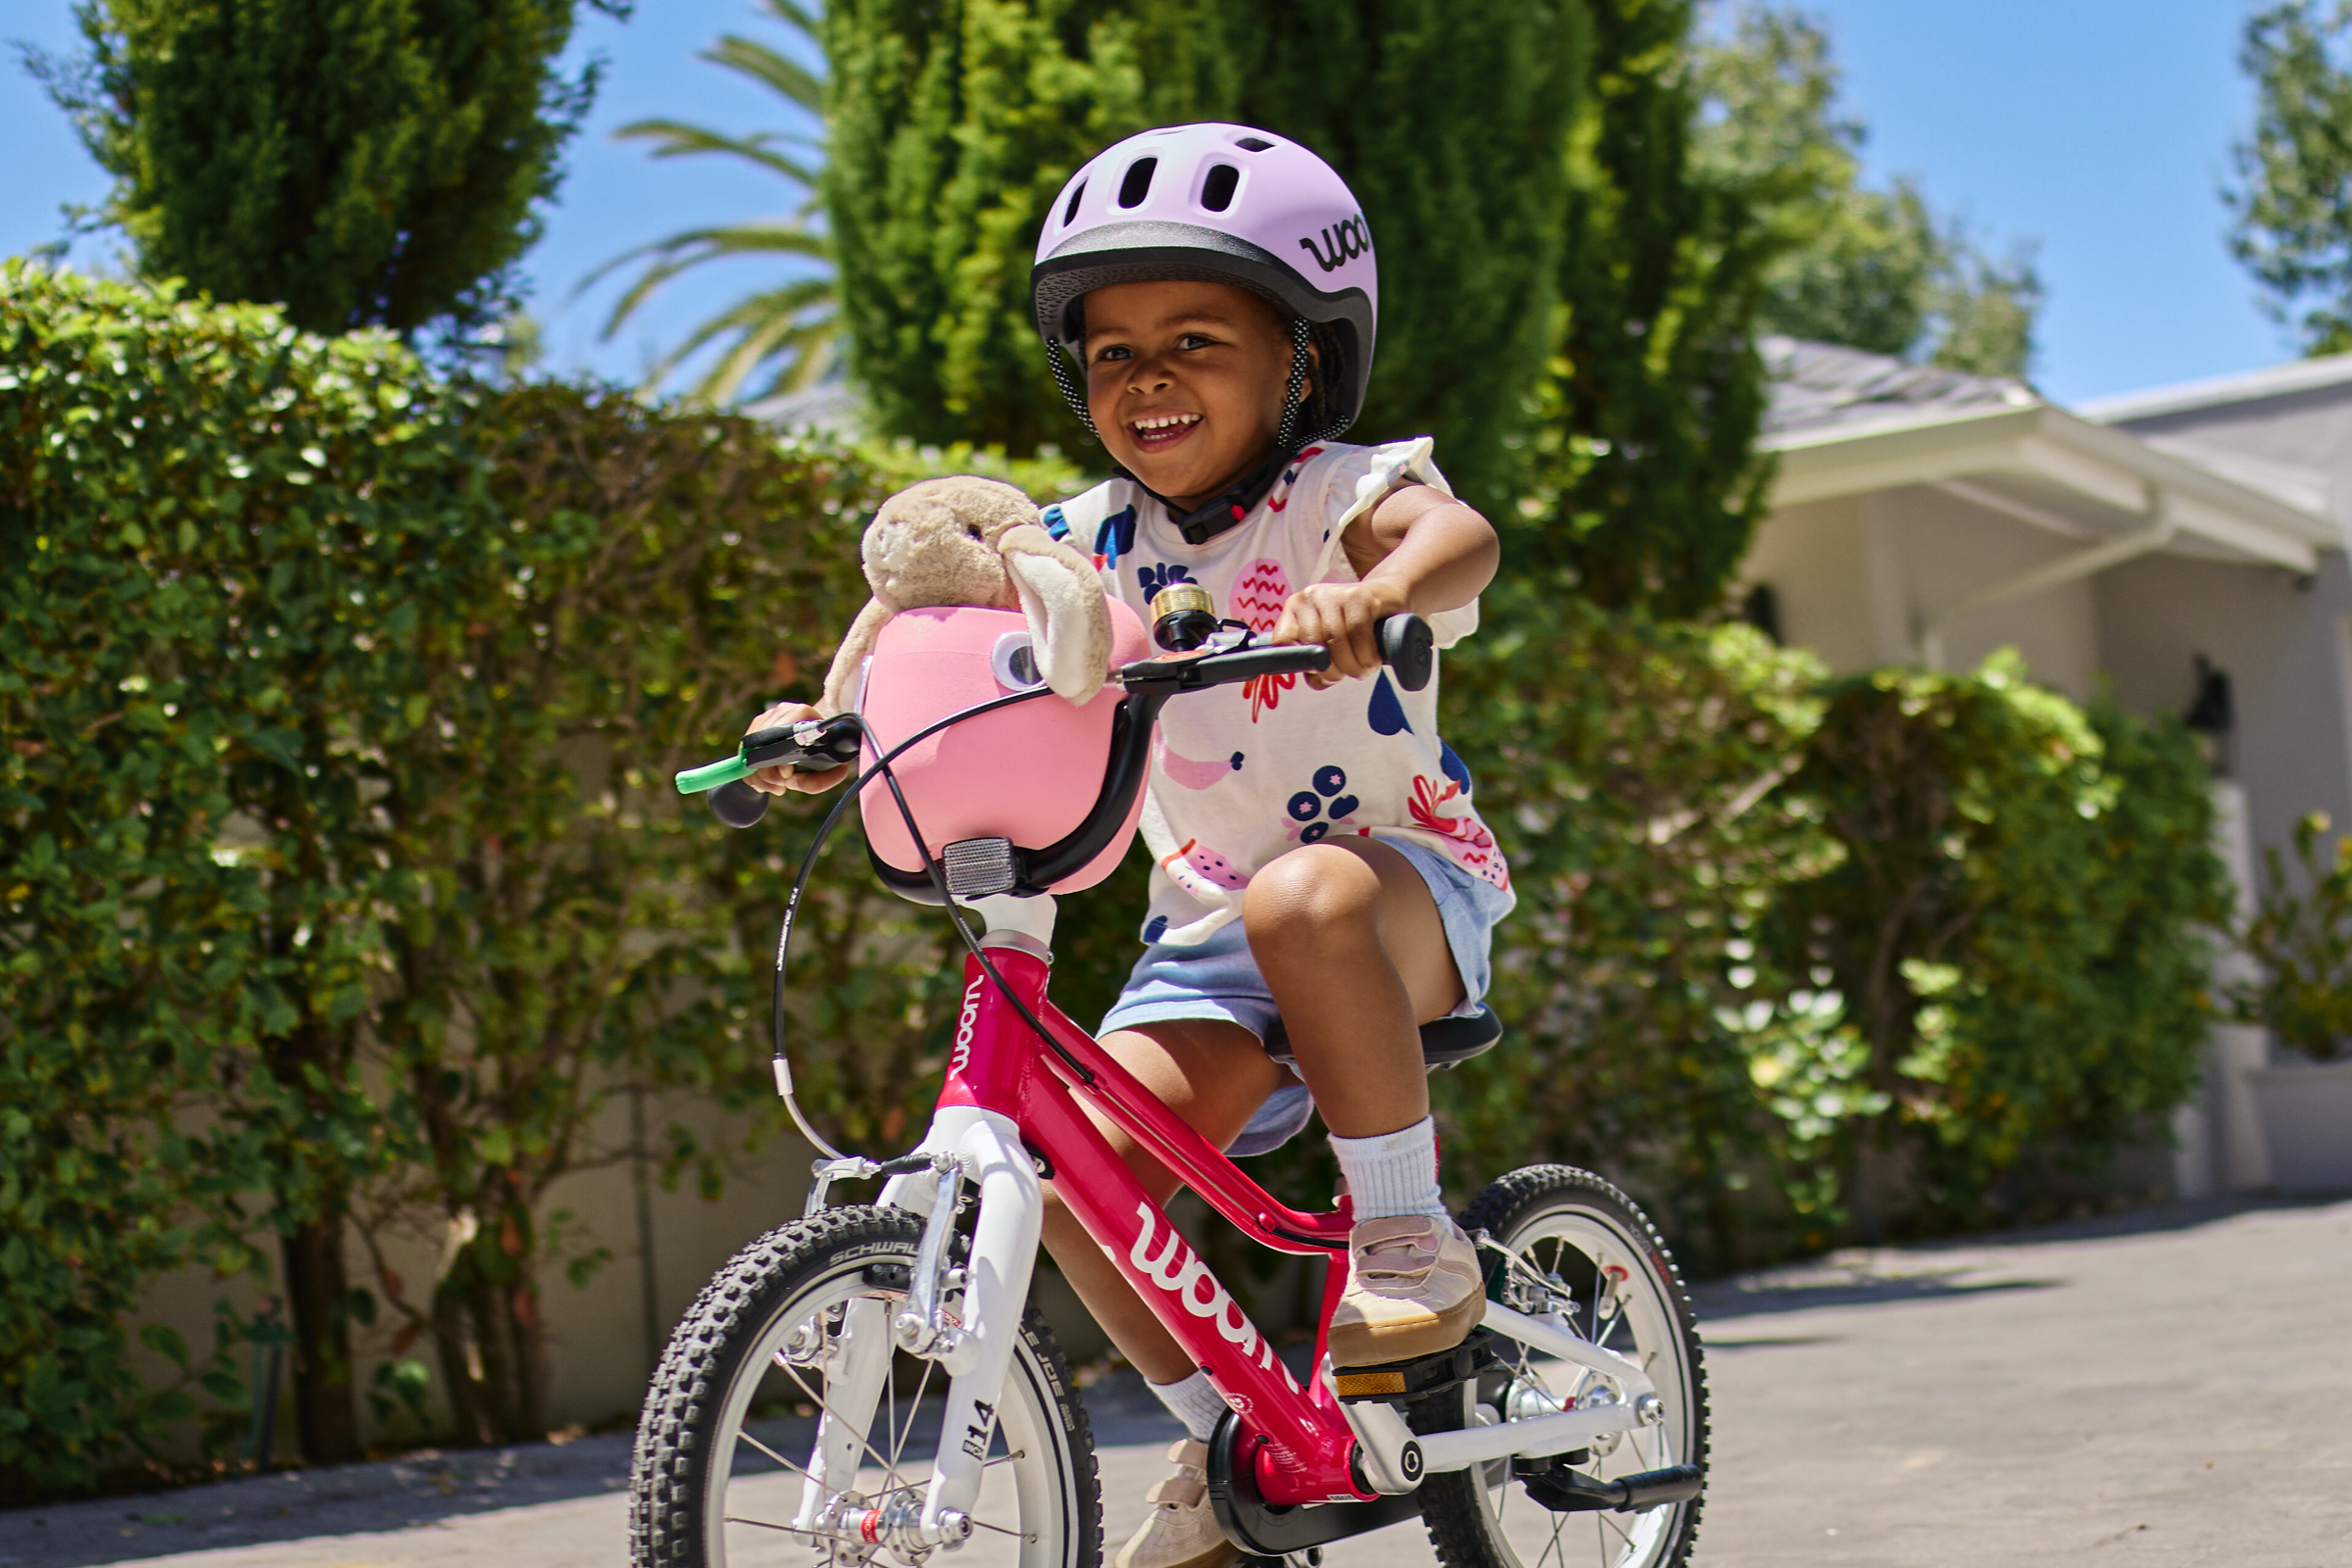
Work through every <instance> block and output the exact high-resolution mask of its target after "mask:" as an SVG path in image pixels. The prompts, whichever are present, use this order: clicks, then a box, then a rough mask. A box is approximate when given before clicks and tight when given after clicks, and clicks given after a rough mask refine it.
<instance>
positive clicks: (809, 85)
mask: <svg viewBox="0 0 2352 1568" xmlns="http://www.w3.org/2000/svg"><path fill="white" fill-rule="evenodd" d="M703 58H704V59H705V60H708V61H710V62H711V64H712V65H714V66H723V67H725V68H726V69H727V70H729V71H732V72H736V73H740V74H742V75H746V76H749V77H751V78H752V79H753V80H754V81H757V82H759V83H760V84H761V85H763V86H766V87H770V88H773V89H774V90H775V91H776V92H778V93H780V94H781V95H783V96H784V97H785V98H787V99H789V100H791V101H792V102H793V103H796V104H798V105H800V106H801V107H802V108H803V109H806V110H807V111H809V113H810V114H812V115H816V114H822V113H823V112H824V98H825V86H824V83H823V82H822V81H820V80H819V79H818V78H817V75H816V73H814V72H812V71H810V70H809V68H808V67H806V66H804V65H802V64H801V63H800V62H799V61H797V60H794V59H792V58H791V57H790V56H788V55H785V54H783V53H781V52H779V51H777V50H774V49H770V48H769V47H768V46H767V45H765V44H763V43H760V42H759V41H757V40H756V39H752V38H746V37H743V36H742V35H741V34H739V33H732V32H730V33H726V34H724V35H722V36H721V37H720V38H719V40H718V42H717V43H715V44H713V45H711V47H710V48H708V49H706V50H704V51H703Z"/></svg>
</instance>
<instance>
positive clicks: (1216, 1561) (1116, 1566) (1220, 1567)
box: [1110, 1541, 1242, 1568]
mask: <svg viewBox="0 0 2352 1568" xmlns="http://www.w3.org/2000/svg"><path fill="white" fill-rule="evenodd" d="M1134 1545H1135V1543H1133V1542H1132V1541H1131V1542H1129V1543H1128V1544H1126V1545H1125V1546H1122V1547H1121V1548H1119V1554H1118V1555H1117V1556H1116V1557H1113V1558H1112V1559H1111V1560H1110V1568H1135V1564H1134V1563H1133V1562H1132V1561H1131V1560H1129V1558H1128V1556H1127V1553H1128V1551H1130V1550H1131V1549H1133V1547H1134ZM1241 1560H1242V1552H1241V1548H1240V1547H1239V1546H1236V1545H1235V1544H1233V1543H1232V1542H1230V1541H1220V1542H1218V1543H1217V1544H1215V1545H1214V1546H1212V1547H1210V1548H1209V1549H1208V1550H1206V1551H1204V1552H1201V1554H1200V1555H1199V1556H1197V1557H1187V1558H1185V1559H1184V1560H1183V1561H1182V1562H1171V1563H1162V1564H1160V1565H1159V1568H1227V1565H1228V1564H1231V1563H1237V1562H1240V1561H1241Z"/></svg>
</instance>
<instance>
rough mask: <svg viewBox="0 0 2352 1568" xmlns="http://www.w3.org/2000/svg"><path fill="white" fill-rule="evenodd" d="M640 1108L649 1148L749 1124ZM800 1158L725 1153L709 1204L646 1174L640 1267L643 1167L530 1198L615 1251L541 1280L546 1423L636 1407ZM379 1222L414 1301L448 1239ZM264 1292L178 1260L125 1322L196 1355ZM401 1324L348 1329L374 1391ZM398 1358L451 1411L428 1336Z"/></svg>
mask: <svg viewBox="0 0 2352 1568" xmlns="http://www.w3.org/2000/svg"><path fill="white" fill-rule="evenodd" d="M646 1116H647V1122H648V1127H649V1130H650V1132H651V1133H652V1135H653V1142H654V1143H655V1144H656V1146H657V1147H659V1146H660V1145H661V1143H662V1134H663V1131H664V1129H666V1128H667V1127H669V1126H671V1125H672V1124H676V1125H680V1126H684V1127H686V1128H688V1129H690V1130H691V1131H692V1132H693V1134H694V1135H695V1136H696V1138H698V1139H699V1140H702V1141H703V1142H704V1143H706V1144H715V1145H719V1146H725V1147H733V1146H736V1145H740V1144H741V1143H742V1141H743V1138H744V1135H745V1134H746V1133H747V1132H748V1131H749V1130H750V1129H751V1128H752V1126H753V1125H754V1123H753V1122H752V1120H751V1119H750V1118H748V1117H743V1116H735V1117H729V1116H726V1115H724V1114H722V1113H721V1112H719V1111H718V1110H717V1109H716V1108H715V1107H714V1106H713V1105H712V1104H711V1103H709V1102H708V1101H705V1100H701V1099H698V1098H695V1097H688V1096H670V1097H666V1098H653V1097H649V1102H648V1104H647V1107H646ZM628 1118H629V1106H628V1103H627V1101H626V1099H625V1098H620V1097H616V1098H615V1100H614V1102H613V1103H611V1104H610V1105H608V1106H607V1107H606V1111H605V1115H604V1118H603V1124H602V1125H600V1126H599V1127H598V1129H597V1137H596V1140H595V1141H596V1143H597V1144H598V1145H600V1146H601V1147H604V1148H607V1149H613V1148H617V1147H623V1146H625V1145H626V1143H627V1140H628ZM810 1155H811V1151H810V1150H809V1146H808V1145H807V1144H805V1143H803V1142H802V1141H801V1140H800V1139H799V1138H798V1137H797V1136H785V1137H771V1138H769V1139H768V1140H767V1141H766V1143H765V1144H764V1145H763V1147H762V1148H760V1150H759V1151H758V1152H752V1153H741V1152H739V1153H738V1154H736V1155H735V1156H734V1159H733V1166H734V1168H733V1170H732V1171H731V1173H730V1174H729V1177H728V1179H727V1181H726V1183H725V1186H724V1188H723V1190H722V1192H721V1194H720V1196H719V1197H718V1198H717V1199H715V1200H706V1199H704V1198H702V1197H700V1196H699V1195H698V1194H697V1193H696V1192H695V1190H694V1183H693V1178H692V1176H691V1174H689V1175H688V1176H687V1177H686V1179H684V1180H683V1181H681V1182H680V1184H679V1186H678V1188H677V1190H676V1191H664V1190H663V1189H662V1186H661V1183H660V1181H659V1180H658V1176H656V1175H655V1174H654V1173H642V1174H644V1175H646V1176H647V1178H648V1179H646V1180H645V1181H644V1183H643V1188H644V1197H645V1201H646V1205H647V1208H648V1210H649V1212H648V1215H647V1217H648V1219H649V1220H650V1225H649V1227H648V1228H649V1229H650V1231H651V1233H652V1238H653V1250H652V1255H651V1258H650V1266H649V1259H648V1256H647V1254H646V1252H645V1250H644V1249H643V1248H641V1247H640V1245H639V1225H638V1199H639V1188H640V1176H641V1172H640V1171H639V1170H638V1168H637V1167H636V1166H634V1165H633V1164H632V1163H631V1162H628V1161H626V1160H622V1161H618V1162H615V1163H612V1164H608V1165H604V1166H601V1167H599V1168H597V1169H593V1170H587V1171H582V1172H579V1173H576V1174H574V1175H571V1176H568V1177H565V1178H564V1179H563V1180H562V1181H560V1182H558V1183H556V1184H555V1186H554V1187H553V1188H552V1189H551V1190H550V1192H549V1194H548V1197H547V1201H545V1202H544V1203H542V1204H541V1205H540V1214H539V1220H540V1224H541V1225H542V1227H546V1226H549V1225H551V1224H556V1223H561V1224H562V1228H563V1233H564V1237H565V1238H566V1241H565V1247H564V1250H565V1252H566V1253H567V1254H568V1255H572V1256H579V1255H584V1254H586V1253H588V1252H590V1251H592V1250H595V1249H597V1248H600V1247H602V1248H606V1249H609V1250H611V1251H612V1253H613V1257H612V1259H611V1261H609V1262H607V1263H605V1264H604V1265H603V1266H602V1267H600V1268H598V1269H597V1270H596V1271H595V1272H594V1273H593V1274H592V1275H591V1276H590V1277H589V1278H588V1280H587V1282H586V1283H585V1284H584V1285H581V1286H574V1285H572V1284H571V1283H569V1281H568V1280H566V1279H565V1278H564V1271H563V1269H562V1268H561V1267H548V1268H546V1269H545V1270H543V1272H542V1275H541V1278H540V1299H541V1302H542V1305H543V1308H544V1310H545V1311H546V1313H547V1322H548V1336H549V1340H550V1342H551V1343H550V1349H551V1360H552V1362H553V1367H552V1372H553V1385H552V1388H551V1390H550V1405H551V1416H552V1419H553V1421H554V1422H555V1424H556V1425H558V1426H564V1425H567V1424H571V1423H578V1424H581V1425H584V1426H591V1427H593V1426H600V1425H605V1424H608V1423H611V1422H613V1421H615V1420H617V1419H620V1418H622V1417H624V1416H628V1415H630V1414H633V1412H634V1411H635V1410H636V1408H637V1406H638V1403H639V1402H640V1401H641V1399H642V1398H643V1397H644V1394H645V1385H646V1381H647V1379H648V1377H649V1376H650V1375H651V1374H652V1371H653V1362H654V1358H655V1356H657V1355H658V1354H659V1353H660V1347H661V1346H662V1343H663V1342H664V1341H665V1340H666V1339H667V1338H668V1336H669V1331H670V1328H671V1326H672V1325H673V1324H674V1323H675V1322H676V1321H677V1320H678V1318H679V1317H680V1316H681V1315H682V1314H683V1313H684V1311H685V1310H686V1307H687V1306H688V1304H689V1303H690V1302H692V1301H693V1299H694V1298H695V1295H696V1293H698V1292H699V1291H700V1290H701V1289H702V1288H703V1284H704V1282H705V1281H706V1280H708V1279H709V1278H710V1277H711V1273H712V1272H713V1271H715V1270H716V1269H717V1268H718V1266H719V1265H720V1264H721V1263H723V1262H724V1261H725V1260H726V1259H727V1257H728V1256H729V1255H730V1254H732V1253H733V1252H734V1251H735V1250H737V1249H738V1248H740V1247H742V1246H744V1245H745V1244H746V1243H748V1242H750V1241H752V1240H753V1239H755V1238H756V1237H758V1236H759V1235H760V1234H761V1233H762V1232H764V1231H766V1230H768V1229H770V1228H771V1227H773V1226H775V1225H779V1224H781V1223H783V1222H784V1221H786V1220H788V1219H791V1218H793V1217H795V1216H796V1215H798V1214H799V1213H800V1211H801V1202H802V1200H803V1198H804V1197H805V1195H806V1194H807V1192H808V1187H809V1159H810ZM261 1207H262V1204H261V1203H259V1202H258V1201H257V1202H256V1203H255V1205H254V1209H255V1211H256V1212H258V1211H259V1210H260V1209H261ZM560 1212H564V1213H568V1215H569V1218H568V1219H566V1220H564V1221H561V1222H559V1221H557V1218H556V1216H557V1215H558V1214H559V1213H560ZM376 1229H377V1240H378V1245H379V1247H381V1249H382V1250H383V1254H384V1261H385V1263H386V1264H387V1265H388V1266H389V1268H390V1270H391V1272H392V1273H393V1274H394V1275H395V1276H396V1277H397V1278H398V1279H399V1281H400V1282H401V1283H402V1284H403V1285H404V1286H405V1287H406V1295H407V1297H408V1299H410V1300H412V1301H414V1302H415V1303H417V1305H418V1306H419V1307H422V1306H424V1305H425V1304H426V1303H427V1302H428V1301H429V1299H430V1296H431V1292H432V1286H433V1280H434V1278H435V1276H436V1274H437V1273H438V1271H439V1267H440V1263H441V1259H442V1257H443V1255H444V1249H445V1248H446V1247H447V1246H448V1243H449V1238H448V1232H447V1227H446V1225H444V1224H441V1223H439V1222H437V1221H433V1220H431V1219H430V1218H429V1217H428V1216H419V1222H418V1223H417V1224H415V1225H413V1226H401V1225H379V1226H378V1227H377V1228H376ZM257 1240H258V1241H259V1242H260V1243H261V1245H263V1246H264V1247H266V1248H271V1249H272V1257H273V1259H274V1250H273V1248H274V1244H273V1241H272V1240H271V1239H270V1238H269V1237H268V1236H266V1235H263V1234H261V1233H257ZM344 1259H345V1265H346V1267H347V1268H348V1269H349V1271H350V1277H351V1280H352V1282H353V1284H354V1285H362V1286H366V1287H368V1288H369V1289H370V1290H372V1291H374V1292H375V1293H376V1294H377V1295H378V1296H379V1297H380V1296H381V1295H382V1294H383V1286H382V1283H381V1281H380V1279H379V1276H378V1274H377V1271H376V1267H375V1263H374V1261H373V1259H372V1257H371V1256H370V1254H369V1252H368V1248H367V1247H366V1245H365V1243H364V1242H363V1241H362V1239H361V1237H360V1236H359V1234H358V1232H357V1230H356V1228H355V1229H354V1230H353V1232H352V1233H351V1234H350V1236H349V1238H348V1240H347V1243H346V1246H345V1249H344ZM649 1275H650V1284H651V1286H652V1298H653V1307H654V1315H653V1318H652V1319H651V1320H650V1321H649V1320H648V1318H647V1315H646V1311H645V1299H646V1287H647V1285H648V1283H649ZM264 1294H265V1292H264V1290H263V1289H262V1288H261V1287H259V1286H257V1285H256V1283H255V1282H254V1281H253V1280H252V1279H251V1278H250V1277H247V1276H242V1275H240V1276H237V1277H235V1278H231V1279H227V1280H221V1279H217V1278H215V1277H214V1276H213V1274H212V1273H211V1271H210V1270H209V1269H203V1268H190V1269H182V1270H179V1271H177V1272H175V1273H172V1274H169V1275H166V1276H164V1277H163V1278H162V1279H160V1280H158V1281H157V1282H156V1283H155V1284H154V1285H153V1286H152V1287H151V1288H150V1289H149V1291H148V1293H147V1296H146V1298H145V1299H144V1300H143V1301H142V1302H141V1304H140V1307H139V1308H138V1309H137V1310H136V1311H135V1312H133V1313H132V1314H131V1321H133V1322H147V1321H153V1322H161V1323H167V1324H170V1325H171V1326H172V1327H174V1328H176V1329H178V1330H179V1331H180V1333H181V1334H182V1335H184V1336H185V1337H186V1338H187V1341H188V1344H189V1346H190V1347H191V1348H193V1349H195V1350H196V1351H197V1353H198V1354H200V1355H201V1354H204V1353H207V1352H209V1351H210V1349H211V1348H212V1346H213V1328H212V1324H213V1321H214V1318H215V1315H216V1314H215V1311H214V1304H215V1302H217V1301H221V1300H226V1301H229V1302H230V1303H232V1304H233V1305H234V1306H235V1307H236V1308H237V1310H238V1311H240V1312H242V1313H251V1312H252V1311H253V1310H254V1309H255V1308H256V1307H257V1306H258V1305H259V1304H260V1301H261V1298H262V1297H263V1295H264ZM406 1321H407V1320H406V1319H405V1318H404V1317H403V1316H402V1315H401V1314H400V1313H399V1312H398V1311H397V1310H395V1309H393V1308H391V1307H390V1306H389V1305H386V1306H385V1307H383V1308H382V1309H380V1310H379V1312H378V1315H377V1318H376V1321H375V1324H374V1326H373V1327H372V1328H367V1329H361V1330H359V1331H358V1334H357V1346H356V1348H357V1350H358V1353H359V1362H360V1365H359V1368H358V1373H359V1376H358V1382H359V1386H360V1388H361V1389H362V1390H363V1391H365V1390H367V1389H368V1387H369V1386H370V1382H371V1380H372V1379H373V1377H374V1375H375V1371H376V1368H377V1367H379V1366H381V1365H383V1364H384V1363H385V1362H387V1361H389V1360H391V1359H394V1356H393V1350H392V1347H393V1343H394V1339H395V1336H396V1335H397V1334H398V1333H399V1331H400V1329H401V1327H402V1326H403V1324H404V1323H405V1322H406ZM142 1353H144V1352H142ZM405 1354H406V1356H407V1357H408V1358H411V1359H416V1360H420V1361H423V1362H424V1363H425V1364H426V1365H427V1366H430V1367H432V1368H433V1389H434V1397H433V1399H432V1401H431V1409H432V1413H433V1416H434V1419H435V1420H441V1419H444V1418H445V1417H446V1411H447V1406H446V1405H445V1404H444V1403H442V1402H441V1400H440V1398H439V1391H440V1388H441V1378H440V1368H439V1365H438V1362H437V1360H436V1358H435V1356H434V1353H433V1347H432V1342H431V1340H430V1337H429V1336H427V1337H425V1338H422V1339H419V1340H417V1341H416V1342H415V1343H414V1344H412V1345H411V1346H410V1347H409V1348H407V1350H406V1351H405ZM238 1362H239V1370H240V1373H241V1374H247V1375H250V1372H251V1359H250V1350H241V1351H240V1352H239V1354H238ZM142 1371H143V1373H144V1374H145V1375H146V1376H147V1378H148V1380H149V1383H150V1385H151V1386H157V1387H160V1386H164V1385H166V1384H168V1383H169V1382H170V1381H171V1378H172V1373H171V1371H170V1368H169V1367H168V1366H167V1365H166V1364H165V1363H164V1362H162V1360H161V1359H160V1358H155V1357H152V1356H147V1357H146V1360H145V1363H144V1364H143V1366H142ZM290 1383H291V1375H290V1373H289V1374H288V1386H287V1388H286V1390H285V1391H284V1393H285V1397H281V1408H280V1414H279V1420H278V1426H277V1431H278V1440H277V1443H276V1450H277V1451H278V1452H279V1453H281V1454H291V1453H293V1452H294V1432H293V1416H292V1408H291V1403H290V1394H291V1387H290ZM361 1420H362V1426H363V1430H364V1431H365V1432H366V1434H367V1435H368V1439H369V1440H370V1441H392V1442H399V1441H411V1442H413V1441H414V1440H415V1439H416V1438H417V1435H418V1434H417V1432H416V1430H415V1429H414V1426H413V1425H412V1424H410V1423H409V1422H407V1420H406V1418H405V1417H402V1418H396V1420H395V1421H394V1423H393V1424H392V1426H391V1427H389V1428H386V1427H385V1426H383V1425H382V1424H381V1423H378V1422H377V1421H376V1420H375V1419H374V1418H373V1416H372V1414H371V1413H370V1412H369V1411H368V1408H367V1400H366V1398H365V1395H363V1397H362V1410H361ZM182 1436H183V1438H184V1439H185V1440H186V1443H187V1446H188V1454H192V1452H193V1437H192V1434H183V1435H182ZM188 1454H183V1455H182V1456H183V1457H184V1456H188Z"/></svg>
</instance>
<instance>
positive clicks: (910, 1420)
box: [890, 1361, 939, 1476]
mask: <svg viewBox="0 0 2352 1568" xmlns="http://www.w3.org/2000/svg"><path fill="white" fill-rule="evenodd" d="M937 1365H939V1363H938V1362H937V1361H925V1362H924V1363H923V1375H922V1377H921V1378H919V1379H918V1380H916V1382H915V1385H914V1397H913V1398H911V1399H909V1400H908V1401H907V1425H906V1427H905V1428H904V1429H900V1428H899V1426H898V1413H897V1412H898V1408H899V1390H898V1380H897V1379H896V1378H893V1379H892V1380H891V1384H890V1408H891V1412H892V1413H891V1426H892V1428H893V1430H896V1431H898V1434H899V1435H898V1438H897V1440H896V1441H895V1442H893V1443H892V1444H891V1446H890V1473H891V1474H892V1475H894V1476H895V1475H897V1474H898V1473H899V1455H901V1454H903V1453H905V1452H906V1451H907V1439H908V1438H909V1437H911V1436H913V1435H914V1413H915V1412H916V1411H917V1410H920V1409H921V1408H922V1407H923V1395H924V1394H925V1393H926V1392H927V1391H928V1390H929V1389H930V1387H931V1369H932V1368H933V1367H935V1366H937Z"/></svg>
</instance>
